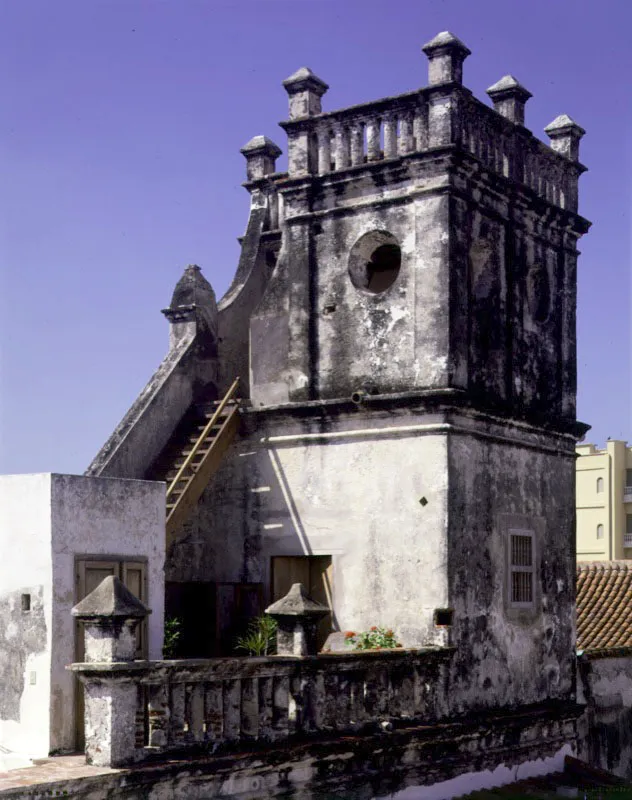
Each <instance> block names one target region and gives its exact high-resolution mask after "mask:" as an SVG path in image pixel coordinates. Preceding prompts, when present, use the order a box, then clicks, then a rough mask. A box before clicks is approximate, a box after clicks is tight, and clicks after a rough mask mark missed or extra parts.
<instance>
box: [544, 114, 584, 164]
mask: <svg viewBox="0 0 632 800" xmlns="http://www.w3.org/2000/svg"><path fill="white" fill-rule="evenodd" d="M544 132H545V133H546V134H547V135H548V137H549V139H550V140H551V149H552V150H555V152H556V153H560V154H561V155H563V156H566V158H568V159H570V160H571V161H578V160H579V141H580V139H581V138H582V136H583V135H584V134H585V133H586V131H585V130H584V129H583V128H582V127H580V126H579V125H578V124H577V123H576V122H575V121H574V120H572V119H571V118H570V117H569V116H568V114H560V116H559V117H556V118H555V119H554V120H553V122H551V123H550V125H547V126H546V128H545V129H544Z"/></svg>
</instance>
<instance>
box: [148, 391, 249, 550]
mask: <svg viewBox="0 0 632 800" xmlns="http://www.w3.org/2000/svg"><path fill="white" fill-rule="evenodd" d="M238 384H239V378H236V379H235V381H234V382H233V384H232V385H231V387H230V389H229V390H228V391H227V392H226V394H225V395H224V397H223V398H222V400H221V401H219V402H217V403H211V404H206V405H205V406H196V407H194V408H193V409H191V411H190V412H189V414H188V415H187V417H186V418H185V420H184V422H183V425H182V426H181V427H180V429H179V431H177V432H176V435H175V437H174V439H173V440H172V442H171V443H170V444H169V445H168V446H167V448H166V449H165V451H164V452H163V454H162V455H161V457H160V459H159V460H158V462H157V463H156V464H155V465H154V467H153V468H152V470H151V477H152V478H153V480H164V481H166V482H167V542H168V543H169V542H170V541H171V540H172V539H173V536H174V534H175V533H176V531H177V530H178V528H179V527H180V526H181V525H182V523H183V522H185V521H186V519H187V517H188V516H189V514H190V512H191V510H192V509H193V507H194V506H195V505H196V503H197V502H198V500H199V499H200V497H201V496H202V493H203V492H204V490H205V489H206V487H207V485H208V483H209V481H210V480H211V478H212V477H213V475H214V474H215V473H216V472H217V470H218V468H219V466H220V463H221V460H222V456H223V455H224V453H225V452H226V450H227V449H228V446H229V445H230V443H231V442H232V440H233V438H234V436H235V434H236V433H237V430H238V428H239V401H238V400H237V399H235V392H236V391H237V386H238Z"/></svg>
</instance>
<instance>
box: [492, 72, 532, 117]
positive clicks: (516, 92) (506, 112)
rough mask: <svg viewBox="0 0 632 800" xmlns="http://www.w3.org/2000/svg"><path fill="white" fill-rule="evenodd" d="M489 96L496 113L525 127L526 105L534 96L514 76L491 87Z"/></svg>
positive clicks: (502, 79)
mask: <svg viewBox="0 0 632 800" xmlns="http://www.w3.org/2000/svg"><path fill="white" fill-rule="evenodd" d="M487 94H488V95H489V96H490V98H491V101H492V103H493V104H494V111H496V112H497V113H498V114H500V115H501V116H503V117H505V118H506V119H508V120H510V121H511V122H514V123H515V124H516V125H524V107H525V103H526V102H527V100H528V99H529V98H530V97H533V95H532V94H531V92H530V91H529V90H528V89H525V87H524V86H522V84H520V83H518V81H517V80H516V79H515V78H514V76H513V75H505V76H504V77H503V78H501V79H500V80H499V81H497V82H496V83H495V84H494V85H493V86H490V87H489V89H488V90H487Z"/></svg>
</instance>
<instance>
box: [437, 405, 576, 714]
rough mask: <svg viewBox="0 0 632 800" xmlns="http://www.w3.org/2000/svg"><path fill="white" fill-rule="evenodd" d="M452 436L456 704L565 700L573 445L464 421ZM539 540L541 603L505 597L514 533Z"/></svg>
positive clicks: (570, 664) (570, 665) (571, 646)
mask: <svg viewBox="0 0 632 800" xmlns="http://www.w3.org/2000/svg"><path fill="white" fill-rule="evenodd" d="M460 423H461V426H462V427H463V428H465V427H466V426H468V427H469V428H470V429H471V430H472V433H471V434H468V433H466V432H461V433H459V434H457V435H453V436H451V437H450V444H449V459H448V464H449V467H448V469H449V475H450V477H449V487H450V488H449V494H450V499H449V510H448V516H449V536H448V540H449V568H448V569H449V582H450V605H451V607H453V608H454V627H453V631H452V643H453V644H455V645H456V646H457V653H456V656H455V674H454V676H453V680H454V689H455V692H454V694H455V697H458V703H457V706H458V707H462V708H468V707H469V708H476V707H484V706H507V705H514V704H523V703H536V702H543V701H544V700H545V699H546V698H568V697H570V696H571V695H572V693H573V691H574V650H575V639H574V637H575V631H574V625H573V624H572V620H573V619H574V569H575V535H574V530H575V528H574V504H573V497H574V494H573V492H574V481H575V475H574V470H575V465H574V456H573V442H572V439H571V438H570V437H568V440H565V439H563V438H562V437H555V436H553V435H548V434H544V433H543V432H540V433H537V432H535V431H533V430H532V431H529V430H528V429H526V428H521V427H520V426H518V425H510V424H503V425H502V426H500V427H499V426H498V425H495V424H493V423H489V422H483V421H478V422H476V424H474V423H473V421H468V419H467V417H465V418H462V419H461V420H460ZM512 528H514V529H526V530H531V531H532V532H533V533H534V536H535V554H536V560H535V605H534V609H533V610H532V611H528V610H521V609H520V610H516V609H511V608H510V607H509V603H508V590H509V570H508V566H507V564H508V536H509V530H510V529H512Z"/></svg>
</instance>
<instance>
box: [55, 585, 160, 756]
mask: <svg viewBox="0 0 632 800" xmlns="http://www.w3.org/2000/svg"><path fill="white" fill-rule="evenodd" d="M150 613H151V611H150V610H149V609H148V608H147V607H146V606H145V605H143V603H141V602H140V600H139V599H138V598H137V597H135V596H134V595H133V594H132V593H131V592H130V591H129V589H127V587H126V586H125V585H124V584H123V583H122V582H121V581H120V580H119V579H118V578H117V577H115V576H109V577H107V578H105V579H104V580H103V581H102V582H101V583H100V584H99V585H98V586H97V588H96V589H95V590H94V591H93V592H91V593H90V594H89V595H88V596H87V597H85V598H84V599H83V600H82V601H81V602H80V603H78V604H77V605H76V606H75V607H74V608H73V609H72V615H73V617H75V619H78V620H79V621H80V622H83V623H84V626H83V627H84V636H85V659H86V660H85V662H84V663H83V664H73V665H72V666H71V669H72V670H73V672H76V673H77V675H78V677H79V679H80V680H81V682H82V683H83V684H84V686H85V737H86V761H87V762H88V764H96V765H98V766H107V767H118V766H122V765H124V764H129V763H131V762H132V761H134V758H135V752H136V710H137V697H138V678H139V675H138V668H137V667H135V665H134V663H133V662H134V654H135V651H136V628H137V626H138V624H139V623H140V622H141V621H142V620H143V619H144V618H145V617H146V616H147V615H148V614H150ZM137 664H138V666H140V667H141V668H144V666H145V663H144V662H137Z"/></svg>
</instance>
